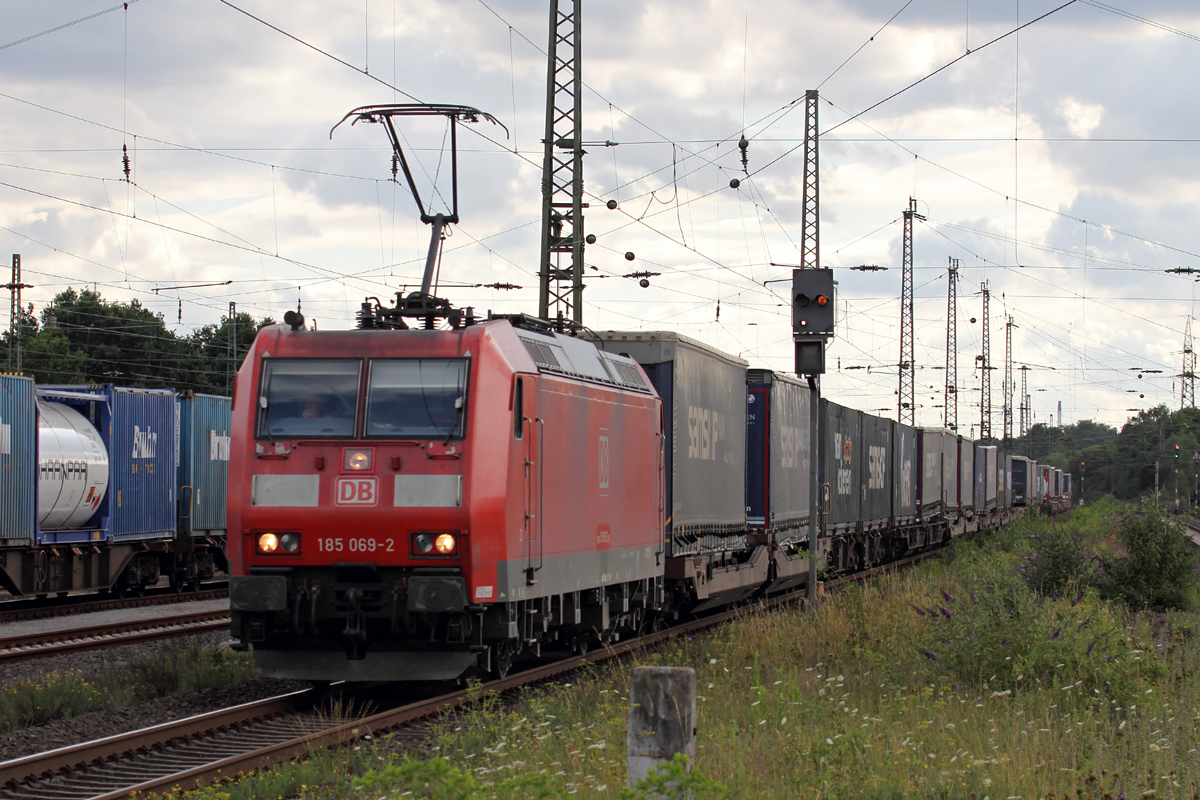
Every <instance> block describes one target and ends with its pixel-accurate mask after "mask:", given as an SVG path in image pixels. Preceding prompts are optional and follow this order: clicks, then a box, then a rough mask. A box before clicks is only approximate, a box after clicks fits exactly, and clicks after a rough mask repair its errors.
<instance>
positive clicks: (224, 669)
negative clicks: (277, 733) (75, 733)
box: [0, 640, 259, 733]
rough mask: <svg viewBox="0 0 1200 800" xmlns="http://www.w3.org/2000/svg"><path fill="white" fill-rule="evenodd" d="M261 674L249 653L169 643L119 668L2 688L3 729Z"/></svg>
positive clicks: (52, 674)
mask: <svg viewBox="0 0 1200 800" xmlns="http://www.w3.org/2000/svg"><path fill="white" fill-rule="evenodd" d="M258 675H259V671H258V667H257V666H256V665H255V664H254V661H253V659H252V658H251V657H250V655H249V654H246V653H235V652H232V651H229V650H221V649H218V648H216V647H214V646H213V645H208V644H201V643H199V642H197V641H195V640H193V641H190V642H187V643H178V644H171V645H168V646H166V647H163V648H156V649H155V650H154V651H153V652H152V653H149V654H145V655H135V656H134V657H133V658H132V659H130V660H129V661H128V663H126V664H125V665H124V666H121V667H117V668H113V669H102V670H100V671H98V672H94V673H83V672H58V671H55V672H49V673H46V674H45V675H40V676H38V677H37V678H33V679H30V680H25V681H19V682H16V683H11V684H8V685H7V686H4V687H3V688H0V733H3V732H6V731H11V730H18V729H21V728H27V727H30V726H33V725H42V724H44V723H47V722H51V721H53V720H56V719H67V718H70V717H74V716H78V715H80V714H86V713H88V712H90V711H106V710H109V709H115V708H122V707H124V706H128V705H132V704H133V703H136V702H139V701H141V700H147V699H152V698H155V697H165V696H167V695H170V694H175V693H177V692H182V691H187V690H190V689H210V688H215V687H218V686H224V685H226V684H229V683H234V682H235V681H239V680H244V679H247V678H254V677H258Z"/></svg>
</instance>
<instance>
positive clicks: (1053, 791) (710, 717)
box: [200, 504, 1200, 800]
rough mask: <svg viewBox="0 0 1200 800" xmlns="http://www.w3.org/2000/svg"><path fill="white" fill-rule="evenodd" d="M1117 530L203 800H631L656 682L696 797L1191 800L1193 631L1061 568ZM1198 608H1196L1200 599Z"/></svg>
mask: <svg viewBox="0 0 1200 800" xmlns="http://www.w3.org/2000/svg"><path fill="white" fill-rule="evenodd" d="M1122 517H1125V518H1128V517H1129V510H1128V509H1118V508H1116V507H1115V506H1113V505H1103V504H1102V505H1100V506H1099V507H1098V508H1095V509H1091V510H1082V511H1079V510H1077V511H1076V512H1074V513H1073V515H1072V516H1071V517H1070V518H1069V519H1067V520H1065V521H1056V522H1049V521H1047V520H1045V519H1026V520H1021V521H1019V522H1018V523H1016V524H1014V525H1012V526H1008V528H1006V529H1005V530H1003V531H1001V532H999V533H997V534H994V535H991V536H988V537H981V538H979V539H976V540H971V541H960V542H957V543H956V544H955V545H954V546H953V547H952V548H951V549H950V550H949V552H948V553H947V554H946V555H945V556H944V557H942V558H940V559H937V560H935V561H933V562H926V563H925V564H923V565H921V566H920V567H918V568H917V569H914V570H910V571H908V572H905V573H904V574H902V575H892V576H887V577H884V578H881V579H879V580H876V581H873V582H872V583H870V584H869V585H866V586H856V587H850V588H848V589H846V590H844V591H840V592H838V593H836V594H832V595H830V596H828V597H827V598H826V602H825V603H824V605H823V607H822V609H821V610H820V612H819V613H818V614H816V615H807V614H804V613H802V612H799V611H786V612H780V613H769V614H768V613H758V612H756V611H754V610H752V609H750V610H747V611H746V613H745V614H744V615H743V616H742V618H741V619H740V620H739V621H738V622H736V623H735V624H732V625H729V626H725V627H722V628H721V629H719V630H716V631H714V632H713V633H711V634H708V635H703V636H698V637H694V638H685V639H680V640H676V641H674V642H672V643H671V644H669V645H667V646H665V647H660V648H658V649H656V650H654V651H648V652H644V653H642V654H640V655H639V656H638V657H637V658H635V659H633V660H631V661H630V662H627V663H624V664H614V665H612V666H606V667H603V668H598V667H591V668H585V669H584V670H582V671H581V672H580V673H579V674H578V676H577V677H575V678H574V679H573V682H572V683H573V685H572V683H561V684H556V685H549V686H545V687H543V688H541V689H538V690H535V691H533V692H530V693H529V694H528V695H527V697H526V699H525V700H524V701H523V702H521V703H520V704H519V705H517V706H515V707H509V706H503V705H501V704H500V703H499V702H498V700H497V699H496V698H494V697H489V696H482V697H481V698H480V699H479V700H478V701H477V703H476V705H475V708H474V709H473V710H472V711H471V712H463V713H460V714H457V715H454V716H450V717H446V718H443V719H442V720H440V721H438V722H437V723H435V725H434V727H433V742H434V744H433V753H432V754H431V755H432V757H427V758H424V759H421V760H417V759H413V758H405V759H401V758H400V757H399V756H397V755H396V754H395V753H394V751H393V749H392V748H391V746H390V744H389V743H388V742H387V741H382V742H381V741H378V740H376V741H373V742H369V743H364V744H362V745H361V746H360V747H359V748H357V749H355V750H344V751H341V752H340V753H338V754H324V755H321V756H318V757H316V758H313V759H310V761H309V762H308V763H309V764H310V765H313V764H320V765H321V769H320V770H318V771H316V772H314V771H312V769H311V766H310V767H295V769H309V772H307V773H305V775H306V777H305V778H303V781H305V782H300V781H299V780H298V779H290V778H288V777H287V775H288V770H289V769H293V768H292V767H286V766H285V767H279V768H276V769H275V770H274V771H273V772H272V778H271V779H270V782H269V783H267V784H261V783H259V782H258V781H257V780H251V781H247V782H245V783H242V784H237V785H229V786H225V787H219V788H210V789H208V790H206V791H205V793H202V794H201V795H200V796H202V797H205V798H210V799H215V798H217V797H221V798H231V800H242V798H246V799H247V800H249V798H274V797H287V796H294V795H296V794H300V795H302V796H312V797H325V796H331V795H332V796H347V797H361V798H370V799H371V800H379V798H394V797H427V798H434V797H451V796H454V797H467V798H469V797H479V798H484V797H495V798H524V797H562V796H576V797H592V798H613V797H642V796H650V794H649V792H648V791H642V792H640V793H638V792H631V791H628V790H625V789H624V786H625V779H626V771H625V746H624V743H625V726H626V718H627V714H628V697H627V687H628V686H629V682H630V676H631V671H632V668H633V666H635V665H638V666H641V665H662V666H688V667H692V668H694V669H695V670H696V672H697V686H698V687H699V694H700V697H699V700H698V704H699V722H698V731H699V744H698V750H697V758H696V763H695V765H694V766H695V770H694V772H693V773H692V775H694V776H696V778H697V780H698V781H699V780H701V779H703V780H706V781H711V782H707V783H704V782H701V783H698V784H697V785H696V786H693V787H690V790H691V792H692V794H693V796H695V797H701V796H726V797H732V798H778V797H804V798H828V799H832V798H859V797H868V798H903V797H937V798H975V799H976V800H983V798H989V799H990V800H998V799H999V798H1012V797H1021V798H1034V797H1037V798H1046V797H1056V798H1066V797H1072V798H1074V797H1093V798H1104V797H1121V796H1125V797H1135V796H1150V797H1155V796H1159V797H1196V796H1198V795H1200V758H1197V752H1198V751H1200V681H1198V679H1197V676H1198V675H1200V648H1198V647H1197V644H1198V642H1197V634H1198V632H1200V616H1198V615H1197V614H1195V613H1193V612H1190V611H1168V612H1159V613H1156V612H1149V611H1140V612H1139V611H1133V610H1130V609H1129V608H1128V607H1127V606H1126V605H1125V604H1124V603H1122V602H1119V601H1118V600H1117V599H1113V595H1111V594H1106V593H1105V591H1103V587H1102V586H1100V585H1098V583H1099V582H1098V579H1096V580H1093V579H1094V578H1095V574H1094V573H1090V572H1088V571H1087V569H1082V570H1076V569H1074V568H1073V567H1071V566H1070V565H1071V564H1075V563H1080V564H1084V566H1085V567H1087V566H1088V564H1093V565H1095V564H1101V565H1102V564H1111V563H1114V562H1115V560H1116V559H1118V558H1121V557H1124V556H1125V555H1127V552H1126V551H1127V548H1125V546H1124V544H1123V542H1124V540H1123V539H1122V535H1123V534H1122V531H1123V530H1125V528H1123V527H1122V526H1123V525H1124V523H1123V522H1122V521H1121V518H1122ZM1064 532H1065V533H1064ZM1056 536H1058V537H1059V539H1061V538H1062V537H1063V536H1068V537H1072V538H1074V539H1077V540H1078V541H1079V542H1081V543H1082V547H1080V548H1078V550H1079V552H1080V553H1082V555H1081V556H1080V557H1079V558H1075V556H1072V555H1071V552H1073V551H1071V548H1070V547H1068V548H1066V551H1065V552H1066V556H1065V557H1063V558H1062V559H1059V566H1062V565H1063V564H1067V565H1068V567H1067V568H1065V569H1063V570H1062V573H1063V574H1062V576H1061V580H1058V579H1056V580H1055V581H1052V584H1053V585H1052V587H1051V588H1047V587H1046V585H1045V584H1043V583H1040V582H1039V581H1037V580H1030V579H1029V576H1028V573H1027V570H1026V571H1023V569H1022V568H1023V565H1028V564H1029V563H1030V559H1031V558H1033V559H1034V560H1041V563H1043V564H1045V563H1048V562H1049V561H1051V560H1053V559H1046V558H1044V556H1045V554H1046V553H1047V552H1049V549H1048V548H1049V546H1050V545H1053V546H1058V545H1055V544H1054V541H1055V537H1056ZM1058 544H1061V542H1059V543H1058ZM1060 555H1061V554H1060ZM1055 558H1057V556H1055ZM1097 559H1098V561H1097ZM1034 587H1038V588H1041V589H1042V590H1043V591H1041V592H1039V591H1035V588H1034ZM1187 591H1188V592H1189V593H1190V597H1188V598H1184V600H1185V601H1186V603H1187V604H1190V605H1191V606H1192V607H1196V605H1195V599H1196V598H1195V594H1196V586H1195V581H1194V579H1193V580H1192V582H1191V584H1190V585H1189V586H1188V587H1187ZM367 770H372V771H369V772H368V771H367ZM681 774H682V773H681ZM676 777H678V776H676ZM317 780H319V781H320V783H319V784H314V781H317ZM314 785H319V786H321V787H322V788H321V789H319V790H312V789H306V788H301V787H311V786H314ZM355 787H357V788H355ZM643 788H645V787H643ZM683 794H684V792H683V790H679V791H675V792H668V793H667V794H666V796H682V795H683Z"/></svg>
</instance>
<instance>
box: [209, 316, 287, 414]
mask: <svg viewBox="0 0 1200 800" xmlns="http://www.w3.org/2000/svg"><path fill="white" fill-rule="evenodd" d="M274 324H275V320H273V319H271V318H270V317H264V318H263V319H261V320H259V321H257V322H256V321H255V320H254V317H252V316H250V315H249V314H246V313H245V312H241V311H239V312H238V313H237V314H235V315H234V316H233V318H232V320H231V319H230V318H229V317H228V316H224V317H221V323H220V324H219V325H217V324H210V325H202V326H201V327H199V328H197V329H196V330H195V331H193V332H192V335H191V336H190V337H189V342H190V343H191V345H192V346H193V347H194V348H195V349H196V351H197V352H198V353H200V354H201V356H203V358H204V360H205V362H206V364H207V377H208V380H209V382H210V383H211V384H212V385H213V387H214V391H217V392H218V393H219V394H228V393H229V391H230V390H231V388H232V386H233V376H234V375H236V374H237V371H238V368H240V367H241V365H242V361H243V359H245V357H246V353H248V352H249V351H250V347H251V345H253V344H254V339H255V337H256V336H258V332H259V331H260V330H262V329H263V328H265V327H266V326H267V325H274ZM231 340H233V341H232V342H231ZM231 343H232V345H233V347H231V346H230V345H231Z"/></svg>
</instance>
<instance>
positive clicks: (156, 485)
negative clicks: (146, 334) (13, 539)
mask: <svg viewBox="0 0 1200 800" xmlns="http://www.w3.org/2000/svg"><path fill="white" fill-rule="evenodd" d="M38 395H39V396H40V397H44V398H45V399H47V400H49V401H52V402H61V403H63V404H64V405H68V406H71V407H72V408H74V409H75V410H76V411H78V412H79V413H80V414H82V415H83V416H84V417H85V418H86V419H87V420H88V421H89V422H91V423H92V425H93V426H95V428H96V430H97V431H99V432H100V437H101V439H102V440H103V441H104V446H105V448H106V449H107V450H108V468H109V477H108V491H107V492H106V493H105V495H104V500H103V501H102V502H101V503H100V505H99V506H98V507H97V509H96V514H95V515H94V516H93V517H92V518H91V519H90V520H89V521H88V522H87V524H86V525H84V526H83V527H82V528H79V529H74V530H53V531H39V532H38V542H39V543H68V542H87V541H115V542H119V541H129V540H138V539H170V538H174V536H175V519H176V507H175V499H176V470H177V469H178V459H177V452H178V450H177V448H178V444H179V435H178V419H177V417H176V401H175V392H174V391H172V390H170V389H121V388H117V387H114V386H109V385H103V386H52V387H51V386H40V387H38Z"/></svg>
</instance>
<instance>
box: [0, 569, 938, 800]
mask: <svg viewBox="0 0 1200 800" xmlns="http://www.w3.org/2000/svg"><path fill="white" fill-rule="evenodd" d="M934 554H935V553H925V554H920V555H917V556H912V557H910V558H906V559H902V560H900V561H897V562H895V563H892V564H888V565H886V566H884V567H879V568H876V569H872V570H866V571H864V572H861V573H856V574H854V575H849V576H845V577H840V578H837V579H835V580H832V581H828V582H826V584H825V585H826V587H829V588H836V587H837V586H839V585H843V584H848V583H851V582H855V581H862V580H869V579H870V578H872V577H875V576H878V575H881V574H885V573H887V572H891V571H895V570H898V569H901V568H904V567H906V566H909V565H911V564H914V563H916V562H918V561H920V560H923V559H924V558H928V557H929V556H931V555H934ZM803 597H804V596H803V595H802V594H799V593H792V594H786V595H780V596H778V597H774V598H768V599H765V600H762V601H759V602H758V603H757V604H756V605H755V607H756V608H762V609H776V608H781V607H784V606H787V605H793V604H796V603H798V602H801V601H802V600H803ZM745 613H746V609H745V607H741V608H735V609H732V610H729V611H724V612H721V613H718V614H713V615H711V616H707V617H704V618H701V619H695V620H689V621H686V622H683V623H680V624H678V625H673V626H671V627H670V628H666V629H664V630H660V631H654V632H651V633H648V634H646V635H644V636H640V637H637V638H634V639H630V640H628V641H625V642H617V643H615V644H610V645H606V646H604V647H603V648H601V649H597V650H594V651H592V652H589V653H587V654H585V655H582V656H572V657H570V658H566V659H562V660H560V661H555V662H552V663H548V664H543V665H540V666H535V667H532V668H530V669H527V670H523V671H522V672H519V673H516V674H513V675H510V676H508V677H506V678H503V679H501V680H495V681H491V682H489V683H488V684H487V685H486V687H485V688H486V689H487V690H488V691H490V692H493V693H504V692H509V691H512V690H514V689H517V688H520V687H523V686H527V685H530V684H534V683H537V682H539V681H544V680H547V679H549V678H553V677H556V676H559V675H562V674H564V673H568V672H570V671H572V670H575V669H578V668H579V667H580V666H582V665H583V664H584V663H586V662H592V663H597V662H601V661H606V660H609V659H613V658H617V657H620V656H623V655H626V654H628V653H631V652H633V651H635V650H640V649H643V648H646V647H652V646H654V645H657V644H661V643H662V642H665V641H667V640H669V639H671V638H673V637H677V636H683V635H687V634H690V633H695V632H697V631H701V630H704V629H706V628H711V627H714V626H717V625H721V624H724V623H726V622H730V621H732V620H734V619H736V618H738V617H739V616H741V615H743V614H745ZM347 691H348V690H347V689H346V688H345V685H343V686H340V687H338V686H335V687H332V688H331V689H327V690H315V689H314V690H305V691H300V692H295V693H292V694H288V695H283V696H280V697H275V698H269V699H266V700H260V701H257V702H255V703H248V704H246V705H242V706H236V707H234V708H229V709H224V710H221V711H215V712H212V713H209V714H203V715H200V716H196V717H190V718H188V719H184V720H179V721H176V722H169V723H164V724H162V725H157V726H155V727H152V728H146V729H144V730H139V731H133V732H130V733H125V734H120V735H118V736H113V737H109V738H107V739H100V740H97V741H94V742H86V743H84V744H79V745H74V746H71V747H65V748H61V749H59V750H53V751H50V752H48V753H41V754H38V755H33V756H27V757H25V758H21V759H16V760H13V761H7V762H3V763H0V800H77V799H78V800H118V799H119V798H125V797H129V796H130V795H133V794H136V795H137V796H138V797H146V796H148V795H152V794H155V793H162V792H167V791H169V790H177V791H178V790H188V789H191V788H194V787H196V786H198V785H200V784H204V783H210V782H212V781H214V780H220V779H226V778H230V777H233V776H236V775H238V774H239V773H248V772H250V771H253V770H255V769H261V768H263V767H266V766H270V765H272V764H278V763H281V762H284V761H289V760H291V759H294V758H298V757H301V756H304V755H307V754H308V753H310V752H312V751H313V750H316V749H321V748H325V747H335V746H338V745H342V744H347V743H350V742H353V741H355V740H357V739H359V738H361V737H363V736H366V735H367V734H372V735H374V734H379V733H382V732H385V731H389V730H394V729H397V728H403V727H404V726H408V725H412V724H413V723H415V722H418V721H420V720H423V719H427V718H431V717H434V716H436V715H438V714H441V713H444V712H445V711H447V710H450V709H453V708H457V707H459V706H461V705H464V704H466V703H469V702H471V701H472V700H474V699H477V698H478V696H479V692H478V690H468V689H459V690H456V691H453V692H449V693H446V694H441V695H438V696H435V697H427V698H422V699H419V700H416V701H414V702H407V703H405V702H399V703H395V704H392V705H391V707H389V708H386V709H384V710H382V711H377V712H375V713H372V714H370V715H367V716H358V717H355V718H354V719H351V720H348V721H332V722H331V721H330V719H329V718H328V716H327V715H326V716H324V717H323V716H322V715H321V714H320V713H319V712H317V709H318V708H319V706H320V704H321V703H323V702H325V701H326V700H327V699H330V698H332V697H333V696H335V695H336V694H338V693H341V694H343V695H345V694H346V693H347Z"/></svg>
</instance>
